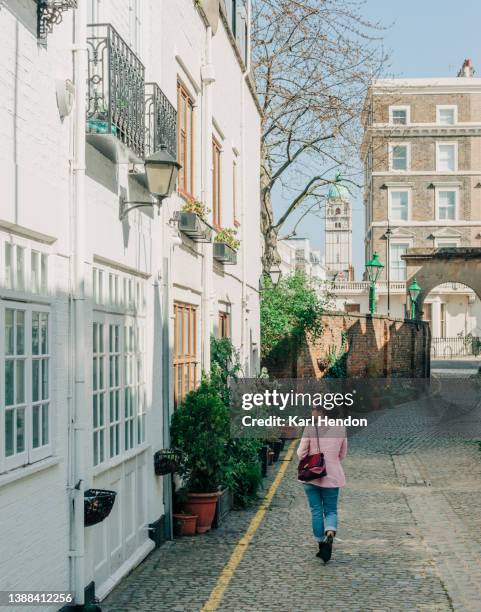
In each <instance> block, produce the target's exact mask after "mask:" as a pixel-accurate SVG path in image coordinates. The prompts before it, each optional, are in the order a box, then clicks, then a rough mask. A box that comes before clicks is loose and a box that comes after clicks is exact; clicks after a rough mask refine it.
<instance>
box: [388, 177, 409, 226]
mask: <svg viewBox="0 0 481 612" xmlns="http://www.w3.org/2000/svg"><path fill="white" fill-rule="evenodd" d="M398 191H403V192H406V193H407V196H408V206H407V219H398V218H395V217H393V213H392V194H393V193H394V192H398ZM411 199H412V188H411V187H401V186H399V187H388V218H389V220H390V221H393V222H396V223H407V222H408V221H410V220H411Z"/></svg>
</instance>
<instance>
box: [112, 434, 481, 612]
mask: <svg viewBox="0 0 481 612" xmlns="http://www.w3.org/2000/svg"><path fill="white" fill-rule="evenodd" d="M283 456H284V461H285V453H284V455H283ZM278 465H282V462H281V463H280V464H278ZM276 469H277V468H276ZM345 470H346V475H347V481H348V484H347V486H346V488H345V489H344V490H343V493H342V497H341V502H340V529H339V537H338V538H337V540H336V543H335V551H334V556H333V559H332V561H331V563H329V564H328V565H326V566H323V565H322V563H321V562H320V561H319V559H317V558H315V556H314V554H315V552H316V545H315V543H314V541H313V539H312V536H311V532H310V517H309V511H308V508H307V504H306V500H305V497H304V494H303V491H302V486H301V485H299V484H298V483H297V482H296V479H295V471H296V458H295V455H294V458H293V459H292V460H291V462H290V464H289V466H288V468H287V471H286V473H285V475H284V477H283V479H282V481H281V483H280V486H279V488H278V490H277V492H276V494H275V496H274V498H273V500H272V503H271V505H270V507H269V509H268V510H267V512H266V514H265V516H264V518H263V520H262V522H261V523H260V526H259V528H258V529H257V531H256V533H255V535H254V537H253V539H252V541H251V542H250V544H249V546H248V547H247V549H246V550H245V551H243V552H244V553H245V554H244V556H243V557H242V559H241V561H240V563H239V564H238V566H237V568H236V569H235V571H234V572H233V573H232V575H231V576H230V581H229V582H228V584H227V588H226V590H225V592H224V593H223V596H222V598H221V599H220V600H219V601H218V607H217V608H216V607H215V606H213V607H204V608H203V606H204V605H205V602H206V601H207V600H208V599H209V595H210V594H211V592H212V589H214V587H215V586H216V584H217V580H218V578H219V576H220V574H221V572H222V570H223V568H224V567H225V565H226V563H227V562H228V560H229V557H230V555H231V554H232V551H233V550H234V548H235V546H236V544H237V542H238V541H239V539H240V538H241V537H242V536H243V534H244V532H245V530H246V529H247V527H248V525H249V522H250V520H251V519H252V517H253V516H254V515H255V513H256V510H257V508H253V509H251V510H249V511H245V512H232V513H231V515H230V517H229V519H228V521H227V522H226V523H225V525H223V526H222V527H221V528H220V529H218V530H214V531H211V532H210V533H209V534H207V535H204V536H197V537H195V538H182V539H177V540H175V542H173V543H168V544H166V545H165V546H163V547H162V548H160V549H158V550H156V551H154V552H153V553H152V554H151V555H150V557H149V558H148V559H147V560H146V561H145V562H144V563H143V564H142V565H141V566H140V567H138V568H137V569H136V570H135V571H134V572H133V573H132V574H131V575H130V576H129V577H128V578H127V579H126V580H124V581H123V583H122V584H121V585H120V586H119V587H118V588H117V589H115V590H114V592H113V593H112V594H111V595H110V596H109V598H108V599H107V600H106V601H105V602H104V603H103V609H104V610H107V611H109V612H114V611H115V612H133V611H134V610H135V611H142V612H143V611H146V612H147V611H154V610H169V611H179V612H180V611H184V610H185V611H194V610H201V609H202V608H203V609H204V610H212V609H218V610H226V611H227V610H243V611H244V610H245V611H261V610H262V611H266V612H267V611H271V610H272V611H280V610H282V611H286V612H287V611H289V612H290V611H304V610H305V611H316V612H317V611H319V612H320V611H323V610H334V609H335V610H346V611H347V610H373V611H374V610H436V611H440V610H479V609H480V607H479V606H480V604H479V602H480V601H481V536H480V534H481V506H480V504H479V499H480V498H481V453H480V451H479V449H478V446H477V445H474V444H466V443H455V444H453V443H450V444H449V445H448V444H446V445H443V444H441V445H438V446H437V447H434V448H423V447H422V446H421V447H419V446H418V447H417V448H416V449H413V450H410V451H408V452H407V453H404V454H397V455H392V454H390V453H389V452H379V449H377V452H372V451H371V450H370V449H369V448H363V445H362V444H360V443H356V444H353V445H351V451H350V453H349V455H348V457H347V458H346V460H345ZM274 476H275V474H271V476H270V479H268V481H267V482H266V486H265V490H267V489H268V487H269V485H270V482H271V481H272V479H273V477H274Z"/></svg>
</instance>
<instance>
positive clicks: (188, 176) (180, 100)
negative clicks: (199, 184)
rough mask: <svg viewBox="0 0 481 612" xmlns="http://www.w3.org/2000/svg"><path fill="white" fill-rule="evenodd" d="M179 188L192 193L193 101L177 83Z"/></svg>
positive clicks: (189, 193)
mask: <svg viewBox="0 0 481 612" xmlns="http://www.w3.org/2000/svg"><path fill="white" fill-rule="evenodd" d="M177 112H178V122H177V125H178V128H177V129H178V134H177V138H178V151H179V163H180V164H181V165H182V167H181V168H180V170H179V175H178V177H179V178H178V180H179V183H178V185H179V190H180V191H181V192H183V193H185V194H187V195H189V196H191V197H192V196H193V193H194V102H193V100H192V98H191V97H190V96H189V94H188V93H187V91H186V89H185V88H184V87H183V86H182V85H181V84H180V83H178V84H177Z"/></svg>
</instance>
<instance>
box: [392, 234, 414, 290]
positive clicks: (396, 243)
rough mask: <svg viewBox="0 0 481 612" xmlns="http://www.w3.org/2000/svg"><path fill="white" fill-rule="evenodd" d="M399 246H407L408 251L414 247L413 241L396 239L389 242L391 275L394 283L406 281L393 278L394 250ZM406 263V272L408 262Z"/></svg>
mask: <svg viewBox="0 0 481 612" xmlns="http://www.w3.org/2000/svg"><path fill="white" fill-rule="evenodd" d="M399 245H406V246H407V249H410V248H411V247H412V240H409V239H405V238H396V239H391V240H390V241H389V268H390V270H389V273H390V277H391V281H394V282H402V281H403V280H406V278H404V279H397V278H393V274H394V270H395V268H393V259H392V248H393V247H394V246H399ZM404 263H405V266H404V270H405V271H406V262H404ZM396 269H397V268H396ZM399 269H400V268H399Z"/></svg>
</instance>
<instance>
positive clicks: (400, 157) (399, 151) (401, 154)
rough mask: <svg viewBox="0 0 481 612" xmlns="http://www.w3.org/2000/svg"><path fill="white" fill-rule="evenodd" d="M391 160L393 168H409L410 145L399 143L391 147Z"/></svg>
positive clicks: (391, 167)
mask: <svg viewBox="0 0 481 612" xmlns="http://www.w3.org/2000/svg"><path fill="white" fill-rule="evenodd" d="M389 161H390V169H391V170H409V166H410V159H409V145H407V144H397V145H390V147H389Z"/></svg>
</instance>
